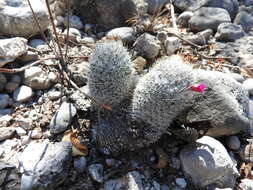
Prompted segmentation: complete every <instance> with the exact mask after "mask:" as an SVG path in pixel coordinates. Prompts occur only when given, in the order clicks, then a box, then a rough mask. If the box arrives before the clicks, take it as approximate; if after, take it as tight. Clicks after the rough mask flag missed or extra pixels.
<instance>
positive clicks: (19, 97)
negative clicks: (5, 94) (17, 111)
mask: <svg viewBox="0 0 253 190" xmlns="http://www.w3.org/2000/svg"><path fill="white" fill-rule="evenodd" d="M32 95H33V91H32V89H31V88H30V87H29V86H25V85H23V86H21V87H19V88H18V89H17V90H15V91H14V92H13V99H14V100H15V101H16V102H25V101H27V100H29V99H30V98H31V97H32Z"/></svg>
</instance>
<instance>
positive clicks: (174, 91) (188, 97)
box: [131, 56, 194, 143]
mask: <svg viewBox="0 0 253 190" xmlns="http://www.w3.org/2000/svg"><path fill="white" fill-rule="evenodd" d="M193 82H194V80H193V70H192V68H191V67H190V66H189V65H187V64H185V63H183V61H182V60H181V59H180V57H179V56H172V57H171V58H168V59H163V60H160V61H159V62H158V63H157V64H156V65H155V66H154V67H153V68H152V69H151V70H150V71H149V73H147V74H146V75H144V77H142V78H141V79H140V81H139V82H138V84H137V86H136V88H135V91H134V95H133V100H132V110H131V111H132V117H133V119H136V120H137V121H138V120H141V121H143V122H145V123H147V124H148V126H149V127H146V128H143V129H142V130H143V132H142V133H143V134H144V138H145V139H148V141H149V142H150V143H152V142H155V141H156V140H158V139H159V138H160V136H161V135H162V134H164V133H165V132H166V130H167V128H168V127H169V126H170V124H171V123H172V121H173V120H174V119H175V118H176V116H177V115H178V114H180V113H181V112H183V111H184V110H185V109H187V108H189V107H190V106H191V105H192V103H193V102H192V97H193V94H194V93H193V92H192V91H189V90H188V89H189V87H190V86H191V85H192V84H193Z"/></svg>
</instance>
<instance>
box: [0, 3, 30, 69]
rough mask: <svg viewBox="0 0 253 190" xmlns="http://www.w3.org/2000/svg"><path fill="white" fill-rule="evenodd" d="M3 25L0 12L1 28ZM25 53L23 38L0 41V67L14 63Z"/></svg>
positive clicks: (25, 44)
mask: <svg viewBox="0 0 253 190" xmlns="http://www.w3.org/2000/svg"><path fill="white" fill-rule="evenodd" d="M0 6H1V5H0ZM0 10H1V7H0ZM5 24H6V23H4V24H1V12H0V25H2V26H3V25H5ZM1 29H2V27H1ZM1 29H0V31H1ZM26 51H27V40H26V39H25V38H19V37H16V38H9V39H0V57H1V59H0V67H3V66H4V65H5V64H7V63H10V62H12V61H14V60H15V59H16V58H17V57H19V56H21V55H22V54H24V53H26Z"/></svg>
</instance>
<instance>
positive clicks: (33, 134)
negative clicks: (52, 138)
mask: <svg viewBox="0 0 253 190" xmlns="http://www.w3.org/2000/svg"><path fill="white" fill-rule="evenodd" d="M28 136H29V137H31V138H32V139H41V137H42V136H43V134H42V130H41V128H40V127H36V128H34V129H33V130H32V131H30V132H29V134H28Z"/></svg>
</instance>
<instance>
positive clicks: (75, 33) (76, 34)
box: [63, 28, 82, 42]
mask: <svg viewBox="0 0 253 190" xmlns="http://www.w3.org/2000/svg"><path fill="white" fill-rule="evenodd" d="M67 34H68V30H67V29H65V30H64V32H63V35H64V37H65V39H67ZM81 36H82V35H81V32H80V31H79V30H78V29H76V28H69V40H71V41H74V42H76V41H78V39H81Z"/></svg>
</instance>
